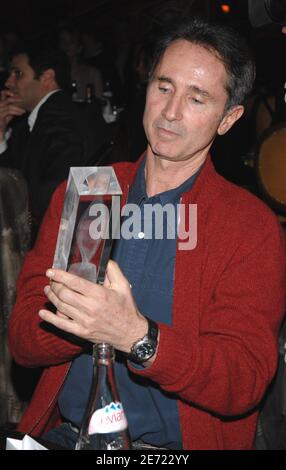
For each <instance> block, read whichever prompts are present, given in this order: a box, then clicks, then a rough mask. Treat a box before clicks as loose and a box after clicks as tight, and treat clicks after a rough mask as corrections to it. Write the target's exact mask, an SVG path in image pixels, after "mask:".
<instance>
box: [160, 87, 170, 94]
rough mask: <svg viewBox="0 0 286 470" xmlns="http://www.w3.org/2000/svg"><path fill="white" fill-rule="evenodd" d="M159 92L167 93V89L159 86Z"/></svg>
mask: <svg viewBox="0 0 286 470" xmlns="http://www.w3.org/2000/svg"><path fill="white" fill-rule="evenodd" d="M159 91H161V92H162V93H167V91H169V88H167V87H165V86H159Z"/></svg>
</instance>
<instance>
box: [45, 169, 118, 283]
mask: <svg viewBox="0 0 286 470" xmlns="http://www.w3.org/2000/svg"><path fill="white" fill-rule="evenodd" d="M121 195H122V191H121V188H120V185H119V183H118V180H117V177H116V175H115V172H114V169H113V168H112V167H72V168H70V173H69V178H68V183H67V189H66V194H65V200H64V207H63V212H62V217H61V222H60V227H59V233H58V239H57V245H56V250H55V256H54V262H53V267H54V268H57V269H63V270H65V271H69V272H70V273H74V274H77V275H78V276H80V277H83V278H85V279H87V280H89V281H92V282H97V283H99V284H102V283H103V281H104V277H105V270H106V266H107V263H108V260H109V257H110V252H111V248H112V242H113V240H114V239H116V238H119V231H120V197H121Z"/></svg>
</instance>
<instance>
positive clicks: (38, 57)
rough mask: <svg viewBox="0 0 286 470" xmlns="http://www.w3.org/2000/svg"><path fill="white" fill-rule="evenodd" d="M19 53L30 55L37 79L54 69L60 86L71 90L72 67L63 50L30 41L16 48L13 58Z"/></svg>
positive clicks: (12, 54)
mask: <svg viewBox="0 0 286 470" xmlns="http://www.w3.org/2000/svg"><path fill="white" fill-rule="evenodd" d="M19 54H25V55H26V56H27V57H28V60H29V65H30V67H31V68H32V69H33V70H34V72H35V79H38V78H40V76H41V75H42V73H43V72H45V71H46V70H48V69H53V70H54V72H55V80H56V82H57V84H58V86H59V88H61V89H63V90H66V91H70V88H71V67H70V63H69V60H68V57H67V56H66V54H65V53H64V52H63V51H61V50H60V49H58V48H56V47H51V46H49V45H47V44H45V43H43V44H42V43H36V42H28V43H25V44H23V45H21V46H20V47H17V48H16V49H14V50H13V51H12V52H11V54H10V55H11V58H13V57H15V56H16V55H19Z"/></svg>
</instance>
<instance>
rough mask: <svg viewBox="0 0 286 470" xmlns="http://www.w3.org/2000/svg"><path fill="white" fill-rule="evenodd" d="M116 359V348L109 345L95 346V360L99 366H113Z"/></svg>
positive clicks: (100, 344)
mask: <svg viewBox="0 0 286 470" xmlns="http://www.w3.org/2000/svg"><path fill="white" fill-rule="evenodd" d="M114 358H115V353H114V347H113V346H112V345H111V344H108V343H99V344H94V345H93V360H94V363H95V364H97V365H104V366H108V365H111V364H113V362H114Z"/></svg>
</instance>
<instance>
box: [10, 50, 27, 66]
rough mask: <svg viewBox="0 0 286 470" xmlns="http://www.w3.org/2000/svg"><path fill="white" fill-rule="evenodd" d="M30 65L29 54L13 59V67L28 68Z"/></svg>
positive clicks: (19, 55) (17, 55) (16, 56)
mask: <svg viewBox="0 0 286 470" xmlns="http://www.w3.org/2000/svg"><path fill="white" fill-rule="evenodd" d="M28 65H29V59H28V56H27V54H23V53H21V54H16V55H14V56H13V57H12V60H11V66H12V67H26V66H28Z"/></svg>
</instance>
